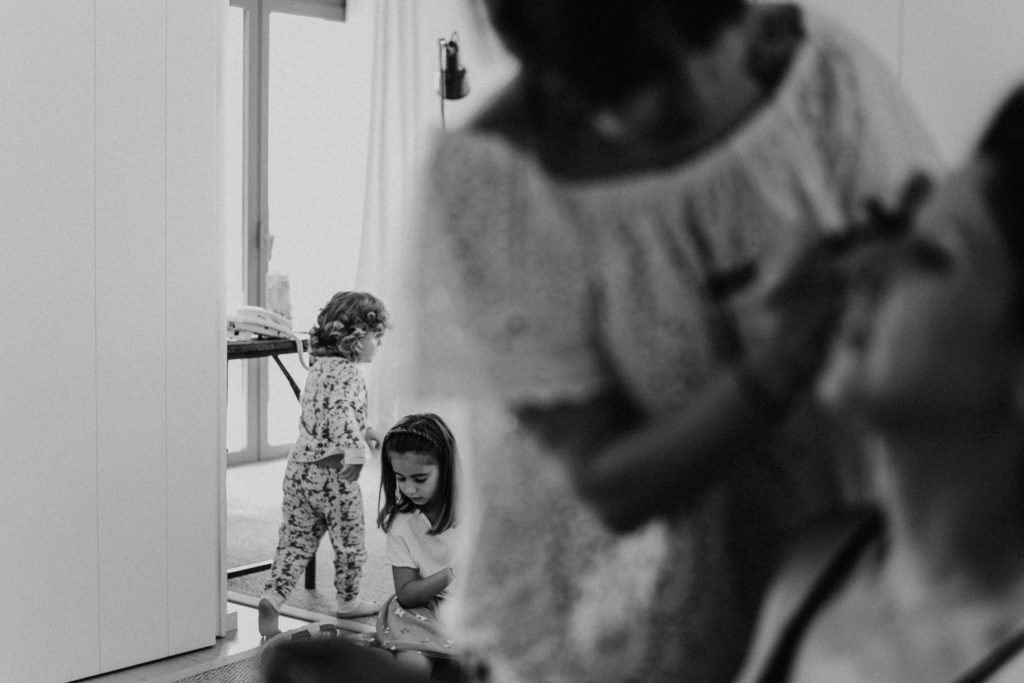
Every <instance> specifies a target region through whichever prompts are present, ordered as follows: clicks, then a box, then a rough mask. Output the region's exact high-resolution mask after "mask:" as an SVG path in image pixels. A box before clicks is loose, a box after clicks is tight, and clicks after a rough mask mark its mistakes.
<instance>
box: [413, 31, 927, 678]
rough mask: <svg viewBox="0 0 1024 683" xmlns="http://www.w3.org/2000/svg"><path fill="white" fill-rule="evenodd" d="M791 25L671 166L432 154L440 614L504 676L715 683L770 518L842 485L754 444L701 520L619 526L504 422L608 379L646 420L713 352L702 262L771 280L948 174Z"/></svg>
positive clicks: (746, 614) (792, 519)
mask: <svg viewBox="0 0 1024 683" xmlns="http://www.w3.org/2000/svg"><path fill="white" fill-rule="evenodd" d="M803 28H804V31H805V34H806V35H805V36H804V39H803V41H802V43H801V44H800V46H799V47H798V48H797V51H796V53H795V54H794V55H793V57H792V60H791V62H790V64H789V67H788V70H787V71H786V73H785V75H784V77H783V78H782V80H781V81H780V82H779V84H778V85H777V87H776V89H775V91H774V92H773V94H772V97H771V99H770V100H769V101H767V102H766V103H765V104H764V105H763V106H762V107H761V109H760V110H758V111H757V112H756V113H754V114H753V115H752V116H751V117H749V118H748V119H747V120H746V121H745V122H744V123H743V124H742V125H741V126H740V127H738V128H737V129H735V130H734V131H732V133H731V134H730V135H729V136H728V137H727V138H726V139H724V140H722V141H720V142H719V143H717V144H716V145H715V146H714V147H713V148H711V149H708V150H706V151H705V152H703V153H702V154H700V155H698V156H696V157H691V158H689V159H687V160H686V161H685V162H683V163H681V164H679V165H677V166H675V167H672V168H668V169H662V170H657V171H651V172H644V173H642V174H634V175H631V176H628V177H618V178H614V179H602V180H586V181H581V180H566V179H562V178H554V177H552V176H550V175H549V174H548V173H546V172H545V170H544V169H543V168H542V167H541V166H540V165H539V163H538V161H537V160H536V159H535V157H533V156H532V155H530V154H528V153H527V152H525V151H524V150H523V149H522V148H520V147H517V146H515V145H513V144H511V143H510V142H508V141H507V140H506V139H505V138H504V137H503V136H501V135H498V134H496V133H494V132H489V131H485V130H482V129H481V128H480V127H469V128H466V129H462V130H459V131H455V132H452V133H450V134H449V135H447V136H446V137H445V138H444V139H443V140H442V141H441V143H440V145H439V147H438V149H437V153H436V158H435V159H434V161H433V165H432V167H431V172H430V177H431V183H432V184H431V185H430V187H429V189H428V191H427V196H426V212H425V214H424V216H423V218H424V228H423V240H422V242H421V243H420V244H418V245H417V247H416V250H415V252H414V255H413V258H414V259H415V262H416V264H417V265H418V266H419V273H420V277H419V279H418V280H417V287H416V300H417V303H418V306H417V307H416V311H415V312H416V313H417V316H418V320H417V321H416V322H415V325H416V327H415V330H416V334H417V335H418V337H419V341H420V352H421V355H420V356H419V358H418V360H417V363H416V367H417V372H418V375H419V387H420V391H421V392H424V393H425V394H430V395H441V394H444V395H446V396H449V397H451V396H455V397H462V398H464V399H466V400H467V403H469V404H471V406H472V410H473V411H474V414H473V418H472V421H471V422H469V423H467V424H472V427H473V431H474V432H475V437H474V438H473V440H472V445H471V446H469V447H466V443H465V442H463V443H462V444H461V445H462V446H463V448H462V451H463V452H464V453H465V454H466V460H468V461H469V462H467V470H469V479H470V482H469V485H468V487H467V488H468V489H470V491H471V492H472V494H473V495H472V498H473V500H472V504H471V506H470V507H469V509H468V510H467V511H466V512H465V513H464V519H465V522H466V524H465V526H466V528H469V529H472V533H471V537H470V542H469V543H468V544H467V545H466V546H465V547H464V548H463V550H464V551H465V552H464V553H462V560H461V564H460V565H459V566H460V567H461V568H460V570H459V571H458V572H457V575H458V576H459V579H458V581H457V582H456V584H455V585H454V588H455V589H456V595H457V599H456V603H457V604H458V605H459V609H458V611H457V614H458V618H457V623H456V624H454V625H453V627H454V628H455V629H456V630H457V632H458V639H459V640H460V641H461V642H464V643H469V644H471V645H475V646H476V647H477V648H480V649H482V650H483V651H485V652H487V653H489V656H490V657H491V658H492V662H493V664H494V677H495V678H496V679H498V680H502V681H504V680H521V681H531V682H532V681H621V680H643V681H650V680H674V681H701V682H714V681H718V680H728V679H729V678H730V677H731V675H732V673H733V672H734V670H735V668H736V667H737V666H738V664H739V663H740V661H739V660H740V659H741V658H742V653H743V648H744V647H745V644H746V639H747V632H748V630H749V628H750V624H751V621H752V619H753V616H754V612H753V608H754V606H756V603H757V600H758V598H759V596H760V593H759V591H760V588H761V587H762V586H763V582H764V578H765V577H764V574H765V573H766V572H767V571H768V568H769V567H770V565H771V563H770V561H768V559H767V556H766V553H767V552H768V550H770V548H771V547H772V544H774V543H778V541H779V538H778V536H777V533H778V532H779V529H782V528H785V527H788V526H791V525H792V524H793V523H798V521H799V517H800V516H801V515H802V514H804V513H806V512H807V511H808V509H810V508H813V507H814V506H815V505H820V504H827V503H828V501H826V500H824V499H828V498H829V497H830V496H834V491H833V489H831V488H830V486H831V483H829V482H827V481H822V480H820V479H817V480H816V477H818V476H819V475H818V474H816V472H817V471H818V470H820V469H821V467H819V465H821V464H822V463H827V461H828V454H827V453H820V452H808V449H806V448H805V449H802V450H801V449H796V451H797V455H794V449H786V448H781V449H768V451H767V452H766V453H764V454H763V455H760V454H759V457H758V458H756V459H753V460H756V464H754V465H751V466H749V467H745V468H740V471H738V472H737V473H736V474H735V475H734V476H732V477H731V478H729V479H728V480H727V481H725V482H723V483H722V485H720V486H718V487H716V489H715V490H714V491H712V492H711V493H710V494H709V495H707V496H706V498H705V499H704V500H703V501H702V502H701V503H700V504H698V506H697V508H696V511H695V512H694V513H693V514H690V515H688V516H686V517H683V518H678V519H672V520H669V521H654V522H650V523H648V524H647V525H646V526H644V527H642V528H641V529H640V530H638V531H637V532H635V533H632V534H628V535H623V536H616V535H612V534H610V533H609V532H607V531H605V530H604V529H603V528H602V527H601V525H600V522H599V521H598V520H597V519H596V517H594V516H593V515H592V514H591V513H590V512H589V511H588V510H587V509H586V508H585V507H584V506H583V505H582V504H581V503H580V502H579V500H578V499H577V498H576V497H575V496H574V494H573V492H572V489H571V486H570V484H569V482H568V480H567V477H566V474H565V473H564V472H563V470H562V469H561V467H560V465H559V463H558V462H557V460H555V459H554V458H551V457H548V456H545V455H544V453H543V449H542V448H541V447H539V446H538V445H537V444H536V443H535V442H534V441H532V440H531V439H530V438H528V436H527V435H525V434H524V433H522V432H520V431H519V430H518V429H517V427H516V424H515V420H514V419H513V418H511V416H510V414H509V413H508V412H507V407H508V406H512V405H518V404H532V405H549V404H553V403H557V402H562V401H567V400H568V401H571V400H581V399H586V398H588V397H592V396H594V395H595V394H597V393H599V392H602V391H605V390H607V389H608V388H609V387H611V386H613V385H615V384H616V383H621V384H622V385H623V386H625V387H626V389H627V390H628V392H629V394H630V395H632V396H633V397H635V398H636V399H637V400H638V401H640V402H641V403H642V408H643V409H644V410H645V411H647V413H648V414H650V415H652V416H657V415H663V414H666V413H669V412H672V411H674V410H678V409H679V408H680V407H682V406H685V405H686V404H687V402H688V401H690V400H692V398H693V397H694V396H695V395H696V394H697V392H698V391H699V390H700V389H701V387H702V385H703V384H704V383H705V382H706V381H707V379H708V377H709V375H710V374H711V373H712V372H713V371H714V369H715V368H716V366H717V365H718V364H719V363H720V362H721V361H720V360H719V358H718V354H717V353H716V349H715V348H714V344H713V340H712V337H713V334H712V329H711V327H712V323H711V319H712V315H711V313H712V311H711V310H710V308H709V307H710V305H711V304H710V303H709V302H708V300H707V298H706V296H705V291H706V290H705V283H706V281H707V277H708V275H709V272H711V271H714V270H718V271H726V270H728V269H730V268H731V267H735V266H740V265H742V264H746V263H749V262H752V261H756V262H758V263H759V264H760V272H762V273H771V272H772V271H773V269H777V268H778V267H779V264H782V263H784V262H785V261H786V260H787V256H788V255H791V254H792V253H793V252H794V250H795V249H797V248H798V247H799V246H800V245H803V244H806V242H807V241H808V240H809V239H811V238H813V237H815V236H817V235H819V234H821V233H823V232H830V231H838V230H842V229H843V226H844V225H846V224H848V223H849V222H850V220H851V218H853V217H855V216H857V215H858V212H859V211H860V210H862V205H863V202H864V200H865V198H868V197H872V196H883V197H893V196H895V195H896V194H897V193H898V190H899V189H900V187H901V186H902V183H903V181H904V180H905V179H906V177H907V176H908V174H909V173H910V172H911V171H912V170H914V169H919V168H924V169H928V170H934V169H936V168H937V167H938V162H937V158H936V157H935V156H934V153H933V151H932V146H931V144H930V142H929V141H928V139H927V136H926V135H925V134H924V132H923V131H922V129H921V127H920V124H919V122H918V119H917V118H916V116H915V115H914V113H913V112H912V111H911V110H910V109H909V108H908V106H907V104H906V102H905V100H904V98H903V96H902V95H901V93H900V92H899V91H898V89H897V87H896V85H895V83H894V81H893V80H892V78H891V76H890V75H889V74H888V73H887V72H886V71H885V69H884V67H882V65H881V64H880V63H879V62H877V61H876V60H875V59H874V57H873V56H871V55H870V54H868V53H867V52H866V51H865V50H864V48H863V47H862V46H861V45H860V44H859V43H857V42H856V41H854V40H853V39H852V38H851V36H849V35H848V34H847V33H845V32H843V31H842V30H840V29H839V28H838V27H836V26H834V25H832V24H831V23H828V22H826V21H825V20H824V19H823V18H821V17H820V16H817V15H814V14H806V15H804V16H803ZM408 322H409V323H410V324H411V323H412V321H408ZM464 437H465V438H466V440H467V441H468V440H469V435H464V434H459V438H460V439H463V438H464ZM810 450H811V451H813V448H812V449H810ZM826 469H827V468H826ZM825 476H826V479H827V475H825ZM826 489H827V491H826ZM831 502H834V498H833V499H832V500H831Z"/></svg>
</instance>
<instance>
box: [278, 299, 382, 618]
mask: <svg viewBox="0 0 1024 683" xmlns="http://www.w3.org/2000/svg"><path fill="white" fill-rule="evenodd" d="M387 327H388V314H387V311H386V310H385V308H384V304H383V303H381V301H380V300H378V299H377V298H376V297H374V296H373V295H371V294H366V293H363V292H339V293H337V294H335V295H334V296H333V297H331V300H330V301H329V302H328V303H327V305H326V306H324V308H323V309H322V310H321V311H320V315H319V316H318V317H317V322H316V325H315V326H314V327H313V329H312V330H310V337H309V348H310V357H311V358H312V359H314V362H313V364H312V367H311V368H310V371H309V374H308V375H307V376H306V386H305V388H304V389H303V391H302V396H301V399H300V402H301V404H302V416H301V419H300V421H299V437H298V439H297V440H296V441H295V444H294V445H293V446H292V448H291V450H290V451H289V453H288V465H287V468H286V469H285V475H284V483H283V486H282V488H283V492H284V497H283V502H282V504H281V529H280V533H279V539H278V544H277V552H276V553H275V555H274V564H273V567H272V569H271V572H270V578H269V579H268V581H267V584H266V586H264V588H263V595H262V596H261V598H260V601H259V630H260V634H261V635H263V636H271V635H274V634H275V633H278V632H279V629H278V613H279V612H280V610H281V605H282V604H284V601H285V599H286V598H287V597H288V594H289V593H291V591H292V588H293V587H294V586H295V582H296V581H297V580H298V577H299V575H300V574H301V573H302V572H303V570H304V569H305V567H306V565H307V564H308V562H309V559H310V558H311V557H312V556H313V554H314V553H315V552H316V549H317V546H318V545H319V543H320V538H321V537H322V536H323V534H324V532H325V531H326V532H327V533H328V534H329V535H330V538H331V544H332V545H333V546H334V555H335V557H334V571H335V578H334V587H335V590H336V591H337V616H339V617H342V618H353V617H361V616H368V615H371V614H375V613H376V612H377V610H378V609H379V608H380V605H379V604H377V603H374V602H369V601H365V600H360V599H359V582H360V579H361V578H362V571H363V564H364V563H365V562H366V544H365V525H364V520H363V499H362V494H361V492H360V490H359V483H358V479H359V474H360V472H361V471H362V468H363V463H364V462H365V461H366V451H365V447H364V443H363V442H364V441H365V443H366V444H368V445H369V446H370V447H371V448H373V449H376V448H377V447H379V445H380V437H379V435H378V434H377V433H376V431H375V430H374V429H373V428H372V427H369V426H368V425H367V419H366V410H367V400H366V383H365V381H364V379H363V375H362V371H361V370H360V368H359V364H360V363H369V362H370V361H371V360H373V357H374V355H375V354H376V353H377V349H378V347H379V346H380V343H381V338H382V337H383V335H384V330H385V329H386V328H387Z"/></svg>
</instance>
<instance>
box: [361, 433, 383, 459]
mask: <svg viewBox="0 0 1024 683" xmlns="http://www.w3.org/2000/svg"><path fill="white" fill-rule="evenodd" d="M383 440H384V438H383V437H382V436H381V435H380V433H379V432H378V431H377V430H376V429H374V428H373V427H367V428H366V431H365V432H363V441H365V442H366V445H367V446H369V447H370V450H371V451H373V452H374V453H377V452H379V451H380V444H381V442H382V441H383Z"/></svg>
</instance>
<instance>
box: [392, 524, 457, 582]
mask: <svg viewBox="0 0 1024 683" xmlns="http://www.w3.org/2000/svg"><path fill="white" fill-rule="evenodd" d="M429 531H430V521H429V520H428V519H427V517H426V515H424V514H423V513H422V512H420V511H419V510H417V511H416V512H399V513H398V514H397V515H396V516H395V521H394V522H393V523H392V524H391V528H390V529H389V530H388V535H387V541H386V543H385V547H384V561H385V562H387V564H388V566H391V567H412V568H414V569H416V570H418V571H419V573H420V577H427V576H430V575H431V574H434V573H436V572H439V571H441V570H442V569H446V568H448V567H451V566H452V552H453V550H454V546H455V544H454V542H453V539H454V536H455V530H454V529H448V530H446V531H443V532H441V533H440V534H437V535H436V536H431V535H429V534H428V532H429Z"/></svg>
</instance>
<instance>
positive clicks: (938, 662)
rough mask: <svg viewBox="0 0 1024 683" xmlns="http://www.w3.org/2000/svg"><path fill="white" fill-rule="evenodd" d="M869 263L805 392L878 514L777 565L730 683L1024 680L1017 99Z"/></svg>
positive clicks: (1023, 340)
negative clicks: (845, 442) (857, 461)
mask: <svg viewBox="0 0 1024 683" xmlns="http://www.w3.org/2000/svg"><path fill="white" fill-rule="evenodd" d="M882 253H883V255H884V258H878V255H877V253H876V254H875V256H874V258H873V259H872V261H871V263H870V264H868V265H866V266H864V267H862V268H860V269H859V276H858V278H856V279H855V280H854V284H853V288H852V291H851V294H850V299H849V302H848V306H847V310H846V313H845V316H844V318H843V321H842V323H841V325H840V330H839V334H838V336H837V338H836V339H835V341H834V342H833V347H832V353H831V355H830V357H829V360H828V362H827V364H826V366H825V369H824V371H823V373H822V375H821V376H820V377H819V379H818V383H817V394H818V397H819V399H820V401H821V402H822V404H823V405H825V406H826V407H828V408H829V409H831V410H832V411H834V412H835V413H836V414H837V415H838V416H841V417H843V418H844V419H846V420H847V421H849V422H850V423H851V424H853V425H855V428H856V430H857V434H858V436H859V439H860V441H861V443H862V444H863V447H864V451H865V457H866V461H867V467H868V470H869V473H870V474H871V475H872V477H871V481H872V489H871V491H872V498H873V501H874V505H873V506H872V508H871V509H870V510H867V509H866V510H864V511H862V512H860V513H853V512H851V513H846V514H844V515H843V516H842V518H837V519H835V520H833V521H831V522H830V523H828V524H824V525H822V526H821V527H820V528H818V529H816V530H815V531H813V532H811V533H809V534H808V535H806V537H805V539H804V540H803V541H802V544H801V545H799V547H798V548H797V549H796V552H794V553H793V554H792V556H791V557H792V558H793V559H792V560H790V561H789V562H788V563H787V564H784V565H783V568H782V571H781V573H780V574H779V575H778V576H777V578H776V580H775V581H774V583H773V587H772V589H771V590H770V592H769V594H768V599H767V601H766V603H765V605H764V609H763V611H762V613H761V617H760V623H759V626H758V630H757V635H756V638H755V641H754V646H753V649H752V650H751V652H750V653H749V656H748V660H747V663H746V666H745V668H744V670H743V673H742V674H741V676H740V678H739V681H742V682H743V683H755V682H756V683H769V682H782V681H789V682H791V683H799V682H802V681H815V682H817V681H834V680H842V681H854V682H856V681H901V682H902V681H910V682H913V681H929V682H932V681H964V682H966V681H992V682H995V681H1020V680H1024V653H1022V649H1024V542H1022V540H1021V539H1024V495H1022V484H1024V88H1022V89H1020V90H1018V91H1016V92H1015V93H1014V94H1013V95H1012V96H1011V97H1010V98H1009V100H1008V101H1007V102H1006V103H1005V104H1004V106H1003V107H1002V109H1001V110H1000V111H999V113H998V115H997V116H996V117H995V119H994V121H993V123H992V124H991V126H990V127H989V129H988V130H987V132H986V133H985V135H984V136H983V138H982V140H981V144H980V146H979V148H978V150H977V152H976V154H975V155H974V156H973V158H971V159H970V160H969V161H968V162H967V163H966V164H964V165H963V167H962V168H960V169H959V170H958V171H957V172H955V173H954V174H952V175H951V176H950V177H949V178H948V179H947V180H946V181H945V182H944V183H943V184H942V185H940V186H938V188H937V189H936V190H935V191H934V193H933V194H932V195H931V196H930V197H929V198H928V199H927V200H926V201H925V204H924V205H923V207H922V208H921V210H920V212H919V213H918V214H917V216H916V218H915V220H914V221H913V224H912V229H911V231H910V234H909V235H907V236H906V237H904V238H903V239H901V240H899V241H897V242H896V243H894V244H893V245H890V246H887V247H884V248H883V249H882Z"/></svg>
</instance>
